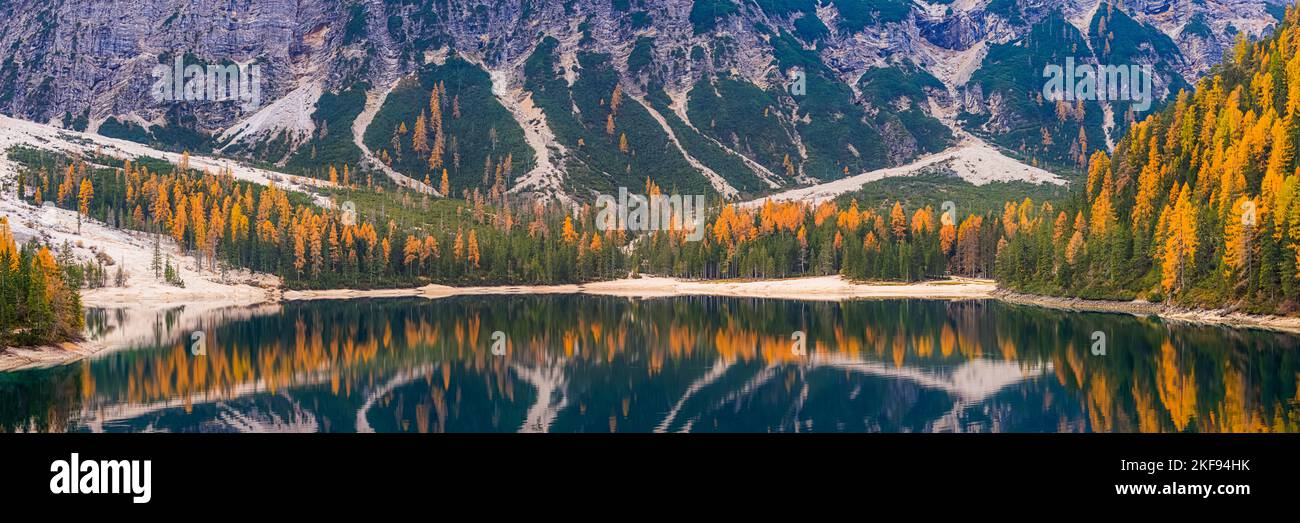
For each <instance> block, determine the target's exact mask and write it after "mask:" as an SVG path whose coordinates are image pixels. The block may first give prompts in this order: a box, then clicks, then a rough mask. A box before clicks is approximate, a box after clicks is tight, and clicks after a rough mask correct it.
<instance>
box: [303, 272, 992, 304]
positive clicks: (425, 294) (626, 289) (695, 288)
mask: <svg viewBox="0 0 1300 523" xmlns="http://www.w3.org/2000/svg"><path fill="white" fill-rule="evenodd" d="M995 289H996V285H995V284H994V283H993V282H992V281H990V280H971V279H952V280H939V281H930V282H921V283H890V282H879V283H875V282H873V283H858V282H852V281H849V280H846V279H844V278H842V277H839V276H817V277H810V278H790V279H782V280H758V281H743V280H736V281H730V280H727V281H692V280H681V279H677V278H663V277H643V278H627V279H622V280H612V281H603V282H595V283H585V284H579V285H524V286H501V287H448V286H446V285H426V286H424V287H417V288H413V289H376V290H352V289H331V290H319V291H286V292H285V293H284V295H283V299H284V300H285V301H294V300H327V299H350V298H394V297H422V298H430V299H436V298H445V297H449V296H471V295H505V294H590V295H597V296H623V297H628V298H664V297H672V296H728V297H737V298H769V299H787V300H816V301H837V300H845V299H854V298H926V299H941V300H964V299H980V298H990V297H992V295H993V291H994V290H995Z"/></svg>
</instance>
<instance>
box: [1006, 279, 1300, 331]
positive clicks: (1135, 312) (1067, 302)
mask: <svg viewBox="0 0 1300 523" xmlns="http://www.w3.org/2000/svg"><path fill="white" fill-rule="evenodd" d="M991 297H992V298H993V299H996V300H999V301H1002V302H1006V303H1013V304H1017V305H1030V306H1034V307H1044V308H1048V309H1058V310H1068V311H1074V312H1101V313H1110V314H1128V315H1132V316H1155V317H1158V318H1160V319H1162V320H1165V321H1171V322H1176V323H1191V324H1197V325H1218V326H1224V327H1229V328H1237V329H1259V330H1268V331H1274V332H1285V333H1290V334H1300V317H1295V316H1277V315H1271V314H1247V313H1242V312H1231V311H1228V310H1224V309H1190V308H1185V307H1178V306H1173V305H1166V304H1163V303H1153V302H1149V301H1136V300H1135V301H1119V300H1088V299H1083V298H1068V297H1061V296H1047V295H1041V294H1025V293H1021V292H1015V291H1010V290H1006V289H997V290H996V291H994V292H993V293H992V296H991Z"/></svg>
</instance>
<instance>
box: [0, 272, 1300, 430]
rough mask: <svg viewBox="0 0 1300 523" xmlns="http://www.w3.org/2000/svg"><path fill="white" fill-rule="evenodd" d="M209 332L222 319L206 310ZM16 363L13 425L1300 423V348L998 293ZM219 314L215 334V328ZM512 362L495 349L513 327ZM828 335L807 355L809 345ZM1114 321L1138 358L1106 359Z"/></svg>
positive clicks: (250, 325)
mask: <svg viewBox="0 0 1300 523" xmlns="http://www.w3.org/2000/svg"><path fill="white" fill-rule="evenodd" d="M202 321H207V320H206V319H202ZM226 321H227V322H226V323H221V324H220V325H216V326H214V327H210V329H211V330H212V331H213V335H212V337H211V339H215V340H219V341H218V342H217V343H216V344H215V345H214V346H212V347H211V348H210V349H209V352H208V355H207V356H203V357H194V356H192V355H190V354H189V353H188V351H187V350H186V349H187V347H186V346H185V345H184V342H183V340H173V341H164V342H162V343H161V344H158V345H148V344H146V345H143V346H136V347H132V348H131V349H132V350H119V351H114V352H111V353H108V354H105V355H103V356H102V357H97V358H95V359H93V360H89V361H85V362H80V363H77V364H74V365H69V366H64V367H59V368H56V369H45V370H29V371H24V372H18V373H8V374H0V396H2V397H5V398H11V399H14V400H13V401H6V402H4V404H3V406H0V429H4V430H8V431H16V430H88V431H240V432H277V431H331V432H340V431H342V432H350V431H360V432H372V431H373V432H495V431H502V432H514V431H527V432H611V431H618V432H707V431H744V432H806V431H818V432H825V431H847V432H869V431H886V432H966V431H991V432H1001V431H1032V432H1038V431H1047V432H1057V431H1146V432H1156V431H1183V430H1195V431H1206V432H1215V431H1295V430H1297V426H1298V425H1300V423H1298V422H1297V414H1296V412H1297V411H1296V409H1295V405H1296V398H1297V392H1296V382H1297V377H1296V376H1297V372H1298V371H1300V357H1297V356H1296V354H1297V349H1300V347H1297V344H1298V343H1297V340H1296V338H1295V337H1292V336H1288V335H1281V334H1273V333H1265V332H1252V331H1232V330H1227V329H1221V328H1208V327H1191V326H1174V325H1165V324H1162V323H1160V322H1158V321H1154V320H1147V319H1137V318H1132V317H1127V316H1119V315H1098V314H1078V313H1067V312H1062V311H1049V310H1045V309H1037V308H1031V307H1018V306H1008V305H1004V304H1000V303H997V302H991V301H987V302H986V301H975V302H952V303H950V302H932V301H916V300H895V301H855V302H846V303H802V302H789V301H780V300H746V299H730V298H699V297H693V298H676V299H655V300H626V299H621V298H611V297H591V296H548V297H528V296H519V297H496V298H491V299H487V298H479V297H465V298H454V299H448V300H435V301H424V300H356V301H349V302H328V303H311V304H290V305H286V306H285V307H284V308H283V310H280V311H272V312H270V313H265V314H249V315H246V317H242V318H239V319H233V320H226ZM208 324H209V325H212V323H208ZM495 330H502V331H503V332H504V333H505V334H507V336H508V338H509V340H510V342H509V352H508V354H507V355H505V356H493V355H492V354H491V353H490V352H489V351H488V350H487V349H488V344H489V343H490V341H489V340H490V339H491V334H492V333H493V331H495ZM795 330H803V331H805V332H806V333H807V349H808V350H807V355H806V356H803V355H800V356H796V355H795V353H794V351H792V350H791V349H792V347H791V345H790V332H793V331H795ZM1096 330H1105V331H1106V332H1107V333H1108V338H1109V339H1110V340H1112V341H1113V345H1114V347H1112V349H1113V350H1112V351H1110V354H1109V355H1108V356H1106V357H1095V356H1092V355H1091V354H1089V352H1088V340H1089V339H1090V334H1091V333H1092V332H1093V331H1096Z"/></svg>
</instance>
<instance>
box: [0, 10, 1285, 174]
mask: <svg viewBox="0 0 1300 523" xmlns="http://www.w3.org/2000/svg"><path fill="white" fill-rule="evenodd" d="M5 4H6V7H8V9H7V11H8V12H10V13H11V15H10V16H9V17H7V18H6V20H5V21H4V22H0V47H2V48H4V49H5V50H6V52H5V57H4V61H3V64H2V65H0V112H4V113H6V114H9V115H13V116H16V117H20V118H24V119H29V120H34V121H38V122H42V123H53V124H56V125H59V126H63V127H66V128H71V129H74V130H87V131H90V132H92V133H98V134H102V135H105V136H111V137H117V138H123V139H128V140H133V141H139V142H144V143H148V144H151V145H154V146H156V147H160V148H167V149H171V150H193V151H202V152H207V153H211V154H216V155H225V156H232V157H238V158H241V159H245V160H251V161H254V162H259V163H262V164H265V165H268V166H269V165H274V166H277V168H278V169H280V170H284V171H288V172H294V173H300V174H307V175H311V176H317V177H324V176H325V173H326V172H327V170H328V166H329V165H351V166H353V167H354V168H355V167H356V166H369V167H371V168H379V169H382V170H384V171H385V172H386V173H388V174H389V175H390V177H392V178H394V179H396V180H399V181H400V182H401V183H403V184H404V185H413V186H418V187H420V188H422V189H424V190H427V191H433V192H441V189H442V183H441V179H440V178H441V172H442V170H443V169H446V171H447V179H448V180H447V181H448V183H447V186H448V187H449V188H450V192H451V193H452V194H453V195H461V194H464V193H465V192H466V191H483V192H490V191H493V190H510V191H513V192H537V193H541V194H547V195H564V196H566V197H574V198H577V199H579V200H590V198H591V196H592V195H593V193H594V192H610V191H613V190H615V189H616V188H617V187H619V186H627V187H641V186H643V185H644V184H645V181H646V179H647V178H649V179H651V180H653V181H654V182H655V183H656V184H657V185H659V186H661V187H663V188H664V189H665V190H669V191H676V192H689V193H699V192H706V193H710V194H717V195H722V196H725V197H728V198H744V197H756V196H761V195H764V194H768V193H771V192H774V191H777V190H780V189H783V188H790V187H796V186H805V185H811V184H817V183H820V182H828V181H833V180H837V179H840V178H845V177H848V176H854V175H859V174H862V173H866V172H872V171H878V170H880V169H886V168H890V167H895V166H899V165H904V164H908V163H910V162H913V161H915V160H917V159H918V158H922V157H925V156H927V155H932V154H935V153H939V152H942V151H944V150H946V149H948V148H950V147H954V146H961V145H963V144H967V143H969V142H968V139H969V138H975V139H979V140H982V141H984V142H987V143H989V144H992V145H994V146H996V147H998V148H999V149H1000V150H1001V152H1002V153H1004V154H1007V155H1010V156H1012V157H1014V158H1016V159H1018V160H1020V161H1022V162H1024V163H1027V164H1032V165H1034V166H1043V167H1050V168H1052V169H1054V170H1058V171H1072V170H1077V169H1078V168H1079V167H1078V166H1080V165H1082V164H1083V161H1084V160H1085V159H1086V158H1087V157H1088V156H1089V155H1090V154H1091V152H1093V151H1096V150H1099V149H1102V150H1106V149H1108V148H1109V147H1110V146H1111V145H1112V144H1114V143H1115V142H1116V141H1117V140H1118V139H1119V137H1120V136H1121V135H1122V134H1123V133H1124V131H1125V129H1127V128H1128V126H1129V125H1130V122H1131V121H1134V120H1137V119H1140V118H1142V117H1143V116H1144V115H1143V114H1140V113H1138V114H1135V113H1134V112H1133V111H1130V108H1131V106H1132V104H1128V103H1099V102H1095V101H1091V102H1085V103H1080V104H1076V105H1074V106H1068V105H1067V106H1066V107H1061V105H1062V104H1053V103H1051V102H1049V101H1048V102H1045V101H1043V100H1041V97H1040V96H1039V93H1041V91H1042V86H1043V81H1044V79H1043V76H1042V75H1041V74H1040V72H1041V71H1042V70H1043V67H1044V66H1045V65H1051V64H1061V63H1063V62H1064V61H1065V60H1066V58H1074V59H1075V60H1076V61H1078V62H1080V63H1100V64H1140V65H1150V66H1151V67H1152V68H1153V70H1154V71H1155V73H1156V76H1157V78H1156V80H1155V82H1154V92H1155V96H1156V98H1157V103H1159V102H1160V101H1163V100H1167V99H1169V98H1171V97H1172V95H1173V94H1175V93H1176V92H1177V91H1178V89H1181V88H1186V87H1188V86H1190V85H1191V84H1192V83H1193V82H1195V81H1196V80H1197V79H1199V78H1200V77H1202V76H1203V75H1205V74H1206V73H1207V72H1208V71H1210V69H1211V66H1212V65H1213V64H1216V63H1218V62H1219V61H1220V60H1221V58H1222V57H1223V55H1224V54H1225V52H1226V51H1227V50H1229V49H1231V47H1232V45H1233V42H1234V41H1235V39H1236V38H1237V37H1238V36H1245V37H1248V38H1254V37H1258V36H1260V35H1262V34H1264V33H1265V32H1266V31H1268V30H1269V29H1270V28H1271V27H1272V26H1273V25H1275V24H1276V22H1277V20H1278V18H1279V17H1280V16H1281V8H1280V7H1279V6H1278V2H1277V1H1275V0H1269V1H1264V0H1221V1H1207V0H1134V1H1125V2H1117V3H1115V4H1111V3H1106V2H1102V1H1100V0H1065V1H1061V0H948V1H944V0H937V1H933V2H925V1H920V0H917V1H909V0H823V1H813V0H701V1H694V2H692V1H684V0H654V1H651V0H612V1H610V0H570V1H563V2H562V1H558V0H507V1H496V0H493V1H486V0H452V1H442V2H433V1H425V0H382V1H381V0H328V1H327V0H300V1H294V2H287V1H283V0H264V1H257V2H251V1H231V0H225V1H215V0H181V1H167V2H164V1H159V0H124V1H114V2H93V3H85V2H70V1H59V0H55V1H48V0H47V1H40V2H38V1H34V0H16V1H14V0H11V1H8V2H5ZM177 62H179V63H181V64H182V65H199V66H207V65H232V64H240V65H245V66H252V65H256V66H257V67H258V71H259V72H260V78H258V83H257V85H258V87H259V91H260V92H259V98H260V100H259V102H260V103H257V104H248V103H242V104H241V103H237V102H217V101H211V102H196V101H189V102H177V101H162V102H160V101H157V100H156V99H155V97H154V96H153V94H152V93H153V92H154V91H155V90H156V88H157V87H158V86H157V85H156V78H155V75H154V71H155V68H157V67H159V66H162V68H163V69H167V68H168V66H171V65H173V64H175V63H177ZM435 91H436V92H437V96H436V98H437V99H436V100H433V98H435V96H434V95H433V93H434V92H435ZM431 101H432V102H434V103H430V102H431ZM422 114H423V116H424V120H425V125H424V129H423V131H424V138H425V140H426V144H428V145H426V146H424V147H417V144H416V142H415V140H414V138H415V135H416V134H417V133H416V130H417V129H416V123H417V121H418V120H420V119H421V115H422ZM403 131H404V132H403ZM417 149H418V150H417ZM435 150H436V153H435ZM381 164H382V166H381ZM425 183H427V185H423V184H425Z"/></svg>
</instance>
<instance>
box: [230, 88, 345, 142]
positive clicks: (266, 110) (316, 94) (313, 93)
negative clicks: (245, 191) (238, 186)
mask: <svg viewBox="0 0 1300 523" xmlns="http://www.w3.org/2000/svg"><path fill="white" fill-rule="evenodd" d="M322 92H323V91H322V90H321V86H320V84H318V83H314V82H313V83H308V84H306V85H303V86H301V87H299V88H297V89H294V90H293V91H290V92H289V94H286V95H284V97H282V98H280V99H279V100H276V101H275V102H272V103H271V104H270V105H268V106H266V107H263V108H262V109H260V110H258V111H257V112H255V113H253V115H252V116H249V117H248V118H245V119H244V120H243V121H242V122H239V123H237V124H235V125H233V126H231V127H230V128H229V129H226V131H225V132H223V133H221V135H220V136H219V137H218V138H217V141H219V142H221V143H224V144H225V145H224V146H222V148H221V150H223V151H224V150H225V149H226V148H228V147H230V146H231V145H234V144H236V143H239V142H245V141H248V142H252V141H256V140H257V139H260V138H271V137H274V136H276V135H279V134H280V133H282V132H286V131H287V132H288V133H289V136H290V138H291V140H293V141H294V143H295V144H296V143H297V142H298V141H299V140H301V139H303V138H306V137H309V136H311V134H312V133H313V132H315V131H316V122H314V121H312V118H311V117H312V115H313V114H315V113H316V102H317V101H319V100H320V96H321V93H322Z"/></svg>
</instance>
